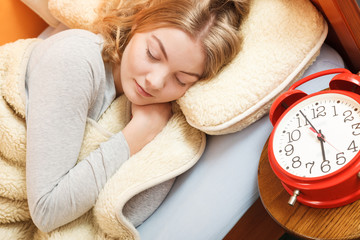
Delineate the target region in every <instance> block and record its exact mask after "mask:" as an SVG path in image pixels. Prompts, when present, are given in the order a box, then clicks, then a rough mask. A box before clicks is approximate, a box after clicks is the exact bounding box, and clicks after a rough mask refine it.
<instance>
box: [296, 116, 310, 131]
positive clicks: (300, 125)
mask: <svg viewBox="0 0 360 240" xmlns="http://www.w3.org/2000/svg"><path fill="white" fill-rule="evenodd" d="M296 119H297V121H298V127H297V128H301V127H302V122H303V119H304V118H300V117H297V118H296ZM308 125H309V123H308V121H306V120H305V125H304V126H308Z"/></svg>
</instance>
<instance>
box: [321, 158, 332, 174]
mask: <svg viewBox="0 0 360 240" xmlns="http://www.w3.org/2000/svg"><path fill="white" fill-rule="evenodd" d="M330 170H331V166H330V161H329V160H325V161H323V162H322V163H321V171H322V172H323V173H327V172H329V171H330Z"/></svg>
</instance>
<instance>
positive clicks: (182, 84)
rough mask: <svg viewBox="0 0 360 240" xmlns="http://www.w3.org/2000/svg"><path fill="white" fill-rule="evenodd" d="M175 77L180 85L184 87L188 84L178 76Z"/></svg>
mask: <svg viewBox="0 0 360 240" xmlns="http://www.w3.org/2000/svg"><path fill="white" fill-rule="evenodd" d="M175 79H176V81H177V83H178V84H179V85H180V86H182V87H185V86H186V83H184V82H182V81H181V80H180V79H179V78H178V77H176V76H175Z"/></svg>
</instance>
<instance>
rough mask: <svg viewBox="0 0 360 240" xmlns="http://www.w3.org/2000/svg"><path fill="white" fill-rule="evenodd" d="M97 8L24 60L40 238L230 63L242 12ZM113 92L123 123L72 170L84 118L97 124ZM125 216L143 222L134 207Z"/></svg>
mask: <svg viewBox="0 0 360 240" xmlns="http://www.w3.org/2000/svg"><path fill="white" fill-rule="evenodd" d="M106 4H107V3H105V4H104V8H103V9H104V11H103V14H102V15H101V18H99V20H98V21H97V22H96V23H95V24H94V29H93V31H86V30H79V29H72V30H66V31H63V32H60V33H57V34H55V35H53V36H51V37H49V38H47V39H46V40H44V41H42V42H40V43H38V44H37V45H36V46H35V48H34V50H33V51H32V53H31V57H30V60H29V63H28V67H27V72H26V80H25V82H26V86H25V88H26V95H27V96H26V126H27V153H26V184H27V196H28V203H29V210H30V214H31V217H32V220H33V222H34V223H35V225H36V226H37V227H38V228H39V229H40V230H42V231H44V232H49V231H52V230H54V229H56V228H58V227H60V226H62V225H64V224H66V223H69V222H70V221H73V220H74V219H76V218H78V217H80V216H81V215H82V214H84V213H85V212H87V211H88V210H89V209H91V208H92V206H93V205H94V204H95V202H96V199H97V197H98V194H99V192H100V191H101V189H102V188H103V187H104V185H105V183H106V182H107V180H108V179H109V178H110V177H111V176H112V175H113V174H114V173H115V172H116V171H117V170H118V169H119V168H120V167H121V165H122V164H123V163H124V162H125V161H126V160H127V159H129V157H130V156H132V155H134V154H136V153H137V152H138V151H139V150H141V149H142V148H143V147H144V146H145V145H146V144H147V143H149V142H150V141H151V140H152V139H153V138H154V137H155V136H156V135H157V134H158V133H159V132H160V131H161V130H162V129H163V127H164V126H165V125H166V124H167V122H168V120H169V119H170V117H171V115H172V112H171V103H170V102H171V101H174V100H176V99H178V98H180V97H181V96H183V95H184V94H185V92H186V91H187V90H188V89H189V88H190V87H191V86H192V85H193V84H195V83H196V82H197V81H200V80H204V79H210V78H212V77H213V76H214V75H215V74H217V73H218V72H219V71H220V70H221V69H222V68H223V66H224V65H226V64H228V63H229V62H230V61H231V60H232V59H233V58H234V56H235V55H236V54H237V53H238V51H239V50H240V47H241V37H240V36H239V34H238V33H239V27H240V24H241V22H242V20H243V19H244V16H245V15H246V13H247V11H248V3H247V1H246V0H237V1H236V0H202V1H197V0H139V1H124V2H121V3H120V5H119V6H117V7H114V6H113V5H111V6H107V5H106ZM122 94H125V95H126V97H127V98H128V99H129V101H130V102H131V112H132V118H131V121H130V122H129V123H128V124H127V125H126V127H125V128H124V129H123V130H122V131H121V132H118V133H116V134H114V135H113V136H112V137H111V138H110V139H109V140H108V141H106V142H104V143H102V144H101V145H100V147H99V148H98V149H96V150H94V151H93V152H91V153H90V154H89V155H88V156H87V157H86V158H85V159H84V160H83V161H81V162H79V163H77V159H78V156H79V152H80V148H81V144H82V140H83V137H84V130H85V125H86V121H87V119H88V118H90V119H92V120H95V121H97V120H98V119H99V118H100V116H101V115H102V114H103V113H104V111H105V110H106V109H107V108H108V107H109V105H110V104H111V103H112V101H113V100H114V99H115V98H116V97H117V96H120V95H122ZM163 188H166V189H165V190H164V189H161V191H159V192H161V193H162V194H164V193H165V195H166V193H167V192H168V191H169V190H170V189H169V187H168V185H163ZM153 194H157V193H156V192H154V193H153ZM165 195H164V197H165ZM159 204H160V203H159V202H154V203H151V206H150V208H153V210H155V209H156V207H157V206H158V205H159ZM147 207H149V206H147ZM132 214H133V215H136V216H137V218H139V217H140V218H142V219H143V220H144V219H145V218H146V216H142V212H141V206H139V210H136V212H134V213H132Z"/></svg>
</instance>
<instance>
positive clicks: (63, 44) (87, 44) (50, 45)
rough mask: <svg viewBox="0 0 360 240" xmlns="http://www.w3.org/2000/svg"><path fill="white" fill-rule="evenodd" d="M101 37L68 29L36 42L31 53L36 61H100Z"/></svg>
mask: <svg viewBox="0 0 360 240" xmlns="http://www.w3.org/2000/svg"><path fill="white" fill-rule="evenodd" d="M102 46H103V39H102V37H101V36H99V35H97V34H94V33H92V32H89V31H86V30H80V29H70V30H66V31H63V32H60V33H57V34H55V35H53V36H51V37H49V38H47V39H45V40H43V41H42V42H41V43H40V44H38V45H37V46H36V47H35V48H34V50H33V53H32V55H33V56H32V57H34V58H35V59H36V60H37V61H41V60H43V61H45V62H48V61H49V60H50V59H52V61H50V62H53V61H54V60H55V59H56V60H57V61H69V62H75V61H76V62H77V63H78V64H79V63H80V62H79V60H80V61H81V60H82V61H90V62H96V63H97V64H98V63H99V62H100V61H102V56H101V51H102Z"/></svg>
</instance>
